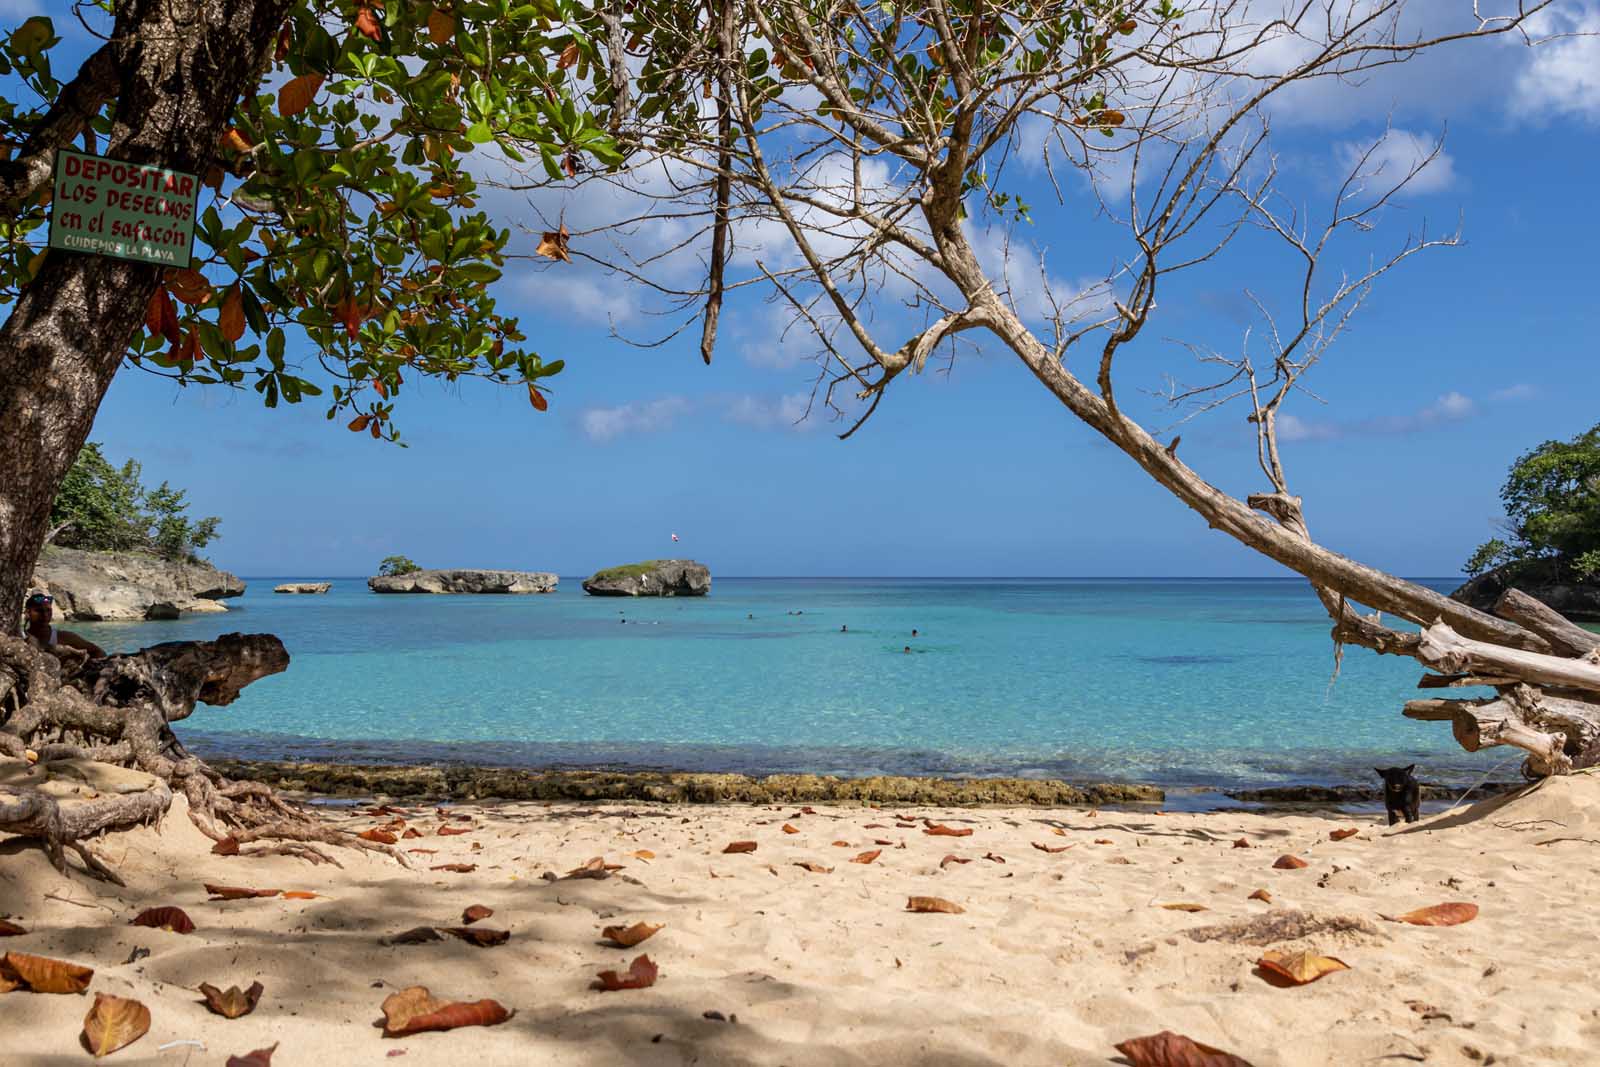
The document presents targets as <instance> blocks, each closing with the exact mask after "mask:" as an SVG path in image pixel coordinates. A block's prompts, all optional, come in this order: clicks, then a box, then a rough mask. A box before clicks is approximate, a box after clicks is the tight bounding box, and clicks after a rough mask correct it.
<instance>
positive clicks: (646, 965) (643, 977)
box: [590, 956, 658, 993]
mask: <svg viewBox="0 0 1600 1067" xmlns="http://www.w3.org/2000/svg"><path fill="white" fill-rule="evenodd" d="M657 973H658V968H657V967H656V965H655V964H654V963H653V962H652V961H651V959H650V957H649V956H639V957H637V958H636V959H635V960H634V961H633V963H632V964H631V965H630V966H629V967H628V970H627V971H626V972H625V973H623V974H618V973H617V972H616V971H601V972H600V975H599V977H598V978H596V979H595V981H594V982H593V984H592V985H591V986H590V988H591V989H598V990H601V991H602V992H606V993H615V992H616V991H618V990H620V989H648V988H649V987H650V986H653V985H655V984H656V974H657Z"/></svg>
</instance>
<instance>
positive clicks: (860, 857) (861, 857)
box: [850, 848, 883, 863]
mask: <svg viewBox="0 0 1600 1067" xmlns="http://www.w3.org/2000/svg"><path fill="white" fill-rule="evenodd" d="M881 855H883V849H881V848H875V849H873V850H872V851H871V852H862V853H858V854H857V855H856V856H855V857H854V858H853V859H851V861H850V862H851V863H871V862H872V861H873V860H875V859H877V858H878V857H879V856H881Z"/></svg>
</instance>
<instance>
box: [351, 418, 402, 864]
mask: <svg viewBox="0 0 1600 1067" xmlns="http://www.w3.org/2000/svg"><path fill="white" fill-rule="evenodd" d="M365 417H366V416H364V415H363V416H362V418H365ZM356 836H357V837H359V838H361V839H362V840H363V841H376V842H377V843H378V844H380V845H392V844H394V843H395V842H396V841H398V840H400V839H399V838H398V837H396V836H395V835H394V834H392V833H390V832H389V831H388V830H385V829H383V828H382V827H379V826H374V827H373V828H372V829H370V830H363V831H361V832H360V833H359V834H357V835H356Z"/></svg>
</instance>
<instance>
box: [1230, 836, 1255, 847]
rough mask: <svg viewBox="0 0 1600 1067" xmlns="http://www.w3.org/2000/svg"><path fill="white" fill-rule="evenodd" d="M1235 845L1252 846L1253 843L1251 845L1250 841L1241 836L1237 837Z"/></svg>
mask: <svg viewBox="0 0 1600 1067" xmlns="http://www.w3.org/2000/svg"><path fill="white" fill-rule="evenodd" d="M1233 847H1234V848H1250V847H1251V845H1250V842H1248V841H1246V840H1245V839H1244V838H1242V837H1241V838H1239V839H1237V840H1236V841H1234V843H1233Z"/></svg>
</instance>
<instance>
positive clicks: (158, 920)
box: [128, 904, 194, 934]
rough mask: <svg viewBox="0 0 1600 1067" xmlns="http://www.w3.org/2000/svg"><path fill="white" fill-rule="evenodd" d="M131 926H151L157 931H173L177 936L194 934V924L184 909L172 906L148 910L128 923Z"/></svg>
mask: <svg viewBox="0 0 1600 1067" xmlns="http://www.w3.org/2000/svg"><path fill="white" fill-rule="evenodd" d="M128 925H129V926H149V927H152V928H153V929H156V930H171V931H172V932H173V933H175V934H192V933H194V923H193V922H191V921H190V919H189V916H188V915H186V914H184V911H183V909H182V908H174V907H172V906H171V905H170V904H169V905H167V906H166V907H164V908H146V909H144V910H143V911H141V912H140V913H139V914H138V915H136V916H134V917H133V919H132V920H131V921H130V922H129V923H128Z"/></svg>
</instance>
